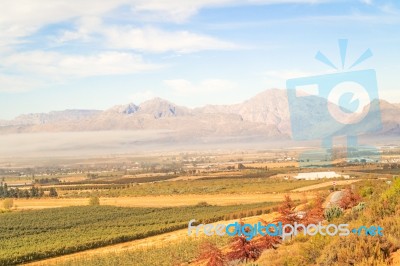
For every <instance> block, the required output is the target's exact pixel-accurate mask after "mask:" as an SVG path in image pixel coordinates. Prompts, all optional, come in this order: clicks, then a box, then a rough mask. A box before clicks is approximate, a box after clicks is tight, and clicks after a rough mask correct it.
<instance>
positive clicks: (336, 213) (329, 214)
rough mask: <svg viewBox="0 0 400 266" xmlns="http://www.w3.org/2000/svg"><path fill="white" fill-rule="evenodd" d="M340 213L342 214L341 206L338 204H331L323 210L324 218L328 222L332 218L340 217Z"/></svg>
mask: <svg viewBox="0 0 400 266" xmlns="http://www.w3.org/2000/svg"><path fill="white" fill-rule="evenodd" d="M342 214H343V210H342V208H340V207H338V206H333V207H331V208H329V209H326V210H325V213H324V216H325V219H327V220H328V221H329V222H330V221H332V220H333V219H335V218H338V217H340V216H341V215H342Z"/></svg>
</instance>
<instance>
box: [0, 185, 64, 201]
mask: <svg viewBox="0 0 400 266" xmlns="http://www.w3.org/2000/svg"><path fill="white" fill-rule="evenodd" d="M44 192H45V191H44V189H43V188H38V187H35V186H32V187H31V188H29V189H19V188H12V187H8V185H7V183H3V182H1V183H0V198H3V199H4V198H41V197H44V196H45V193H44ZM48 196H49V197H57V196H58V193H57V190H56V189H55V188H50V191H49V194H48Z"/></svg>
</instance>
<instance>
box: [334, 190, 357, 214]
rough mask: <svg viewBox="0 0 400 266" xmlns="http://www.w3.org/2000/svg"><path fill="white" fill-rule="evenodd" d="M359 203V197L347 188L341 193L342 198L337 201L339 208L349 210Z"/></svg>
mask: <svg viewBox="0 0 400 266" xmlns="http://www.w3.org/2000/svg"><path fill="white" fill-rule="evenodd" d="M360 201H361V196H360V195H359V194H358V193H356V192H354V191H353V190H352V189H349V188H347V189H346V190H345V191H343V196H342V198H341V199H340V201H339V206H340V208H342V209H349V208H352V207H354V206H356V205H357V204H358V203H359V202H360Z"/></svg>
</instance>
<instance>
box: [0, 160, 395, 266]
mask: <svg viewBox="0 0 400 266" xmlns="http://www.w3.org/2000/svg"><path fill="white" fill-rule="evenodd" d="M265 154H267V155H264V156H266V157H265V158H262V156H261V155H260V154H258V153H257V154H251V153H249V154H240V157H239V155H237V154H233V155H232V154H229V155H227V154H219V155H210V154H207V155H199V154H196V155H192V156H188V155H184V156H182V160H183V161H182V162H179V161H178V162H176V161H177V160H179V159H178V158H180V157H179V156H176V155H168V156H167V155H166V156H164V157H161V159H160V158H155V157H151V156H150V157H148V158H147V159H146V157H143V156H142V157H140V162H139V163H138V162H136V161H139V159H138V158H132V159H127V158H123V159H121V160H122V162H120V161H118V159H115V158H113V163H111V162H107V164H106V165H107V167H108V168H105V166H104V161H103V159H101V160H100V159H99V162H101V163H99V164H98V165H97V164H96V163H94V161H93V160H91V162H92V164H91V165H90V168H88V169H89V170H85V171H83V170H82V169H83V167H82V166H79V167H77V166H76V165H74V164H71V165H68V164H66V165H64V166H63V167H62V168H61V167H55V166H51V167H49V168H48V169H47V170H46V167H45V166H43V165H42V166H41V167H40V168H37V169H33V168H23V166H19V168H18V169H3V171H2V173H3V175H2V179H3V183H2V186H1V188H2V190H1V197H2V198H3V199H0V204H1V205H2V206H3V209H2V210H1V212H0V230H1V233H0V238H1V239H2V241H1V243H0V265H13V264H20V263H28V262H34V265H115V264H121V265H126V264H129V265H156V264H155V261H157V265H171V262H176V263H178V262H179V263H189V264H193V265H197V264H196V263H195V261H197V257H198V256H199V250H201V249H202V248H201V246H202V245H203V244H204V242H207V243H213V245H214V248H215V249H220V250H221V252H223V253H224V252H225V253H229V250H230V249H229V245H231V244H230V243H231V242H230V239H228V238H227V237H220V238H204V237H200V238H197V237H195V238H190V239H188V238H187V236H186V235H185V234H184V233H182V232H184V231H185V230H184V228H185V227H187V223H188V221H189V220H191V219H196V220H197V221H200V222H217V221H218V222H221V223H226V222H227V221H238V220H240V219H254V222H256V221H258V220H259V219H260V218H263V219H268V218H271V215H272V213H276V212H277V210H278V209H279V207H278V206H280V205H281V204H282V202H284V201H285V199H286V196H289V197H290V198H291V200H293V201H294V204H295V205H298V204H300V205H299V206H300V208H305V209H307V208H308V207H307V206H313V204H314V203H313V202H314V201H315V200H317V199H318V197H321V196H323V197H327V199H329V198H330V197H329V196H328V195H329V193H330V192H332V191H333V189H336V190H342V189H347V188H349V187H350V186H351V187H352V189H354V190H355V191H358V192H359V193H360V195H362V197H364V200H365V201H368V200H370V199H369V197H371V193H373V191H375V187H379V188H380V187H382V184H386V183H385V182H386V181H387V180H389V179H390V178H391V175H390V171H389V170H388V169H384V168H383V167H381V166H380V165H356V164H352V165H343V162H340V163H341V165H340V166H335V167H333V168H332V169H331V170H332V171H337V172H339V173H343V174H346V175H348V176H350V178H349V179H344V178H343V177H342V178H341V177H339V178H333V179H330V180H329V181H328V180H326V179H318V180H296V179H294V178H292V176H293V175H294V174H295V173H298V172H301V171H303V173H304V172H307V171H311V172H313V171H320V169H308V170H307V171H304V170H301V169H299V168H296V162H294V161H288V162H286V161H283V162H276V161H274V159H272V161H271V159H270V157H269V156H270V154H269V153H265ZM259 157H260V158H259ZM255 158H259V159H255ZM146 160H148V162H146ZM186 160H187V161H189V163H184V162H186ZM199 160H200V162H197V163H193V161H199ZM172 161H173V162H172ZM242 162H243V163H242ZM125 168H126V169H125ZM369 170H371V172H369ZM46 171H47V172H46ZM27 173H29V174H27ZM388 178H389V179H388ZM333 180H334V181H335V182H336V187H335V188H334V187H333V186H332V181H333ZM8 183H9V184H10V185H9V186H8ZM386 186H388V185H386ZM384 189H385V186H383V187H382V189H381V191H383V190H384ZM317 193H318V195H319V196H317ZM90 205H93V206H90ZM301 206H302V207H301ZM171 244H173V245H171ZM119 245H121V246H120V248H118V246H119ZM297 245H300V244H296V246H297ZM282 247H284V245H283V246H282ZM112 250H115V252H116V253H113V251H112ZM281 250H282V252H283V251H284V250H285V249H284V248H281ZM117 251H118V252H117ZM266 252H267V253H268V251H266ZM81 253H82V255H80V254H81ZM143 253H145V254H147V255H146V256H145V257H143ZM267 253H266V254H267ZM85 254H87V255H88V256H86V255H85ZM92 255H93V256H92ZM264 256H266V255H264ZM262 259H263V258H260V261H262ZM52 261H55V263H54V264H52ZM200 265H201V263H200ZM261 265H262V264H261Z"/></svg>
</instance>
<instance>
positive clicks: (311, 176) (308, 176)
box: [294, 171, 349, 180]
mask: <svg viewBox="0 0 400 266" xmlns="http://www.w3.org/2000/svg"><path fill="white" fill-rule="evenodd" d="M336 177H344V178H349V176H348V175H340V174H337V173H336V172H333V171H328V172H309V173H298V174H297V175H296V176H294V178H295V179H299V180H300V179H301V180H317V179H322V178H336Z"/></svg>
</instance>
